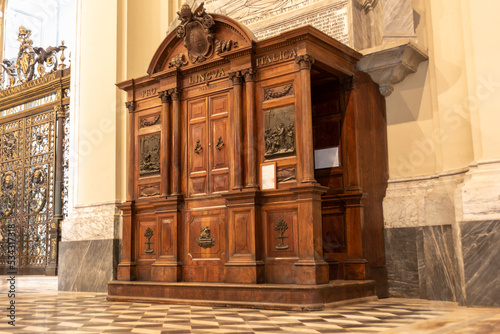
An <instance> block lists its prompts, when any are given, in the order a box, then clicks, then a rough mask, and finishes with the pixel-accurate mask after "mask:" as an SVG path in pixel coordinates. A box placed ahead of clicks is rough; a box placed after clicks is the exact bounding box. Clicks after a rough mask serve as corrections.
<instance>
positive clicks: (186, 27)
mask: <svg viewBox="0 0 500 334" xmlns="http://www.w3.org/2000/svg"><path fill="white" fill-rule="evenodd" d="M177 15H178V16H179V20H180V21H181V23H180V24H179V26H178V27H177V31H176V32H177V37H178V38H184V46H185V47H186V49H187V51H188V58H189V61H191V63H193V64H194V63H196V62H199V63H201V62H203V61H205V60H206V59H208V58H210V57H211V56H212V55H213V54H214V35H213V33H212V28H213V26H214V25H215V22H214V19H213V17H212V16H211V15H208V14H207V13H206V11H205V8H203V3H201V4H200V5H199V6H198V8H196V9H195V11H194V12H192V11H191V7H189V5H188V4H184V5H183V6H182V8H181V10H180V11H179V12H177ZM174 66H175V65H174Z"/></svg>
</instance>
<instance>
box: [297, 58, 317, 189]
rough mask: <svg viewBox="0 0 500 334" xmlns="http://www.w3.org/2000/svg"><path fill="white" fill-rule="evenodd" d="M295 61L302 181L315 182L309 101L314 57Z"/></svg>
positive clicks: (310, 106)
mask: <svg viewBox="0 0 500 334" xmlns="http://www.w3.org/2000/svg"><path fill="white" fill-rule="evenodd" d="M295 62H296V63H297V64H299V68H300V91H301V101H300V102H301V103H300V111H301V114H302V137H301V138H300V141H301V142H302V159H301V163H302V180H301V181H302V182H316V180H315V179H314V147H313V136H312V133H313V126H312V102H311V67H312V64H313V63H314V58H313V57H312V56H311V55H308V54H305V55H301V56H297V57H295Z"/></svg>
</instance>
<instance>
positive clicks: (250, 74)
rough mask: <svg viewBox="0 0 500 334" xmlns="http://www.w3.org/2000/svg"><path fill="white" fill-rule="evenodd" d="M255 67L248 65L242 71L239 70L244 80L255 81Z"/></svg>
mask: <svg viewBox="0 0 500 334" xmlns="http://www.w3.org/2000/svg"><path fill="white" fill-rule="evenodd" d="M255 72H256V71H255V69H254V68H253V67H249V68H247V69H245V70H243V71H241V73H242V74H243V75H244V76H245V82H253V81H255Z"/></svg>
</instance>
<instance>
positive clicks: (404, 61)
mask: <svg viewBox="0 0 500 334" xmlns="http://www.w3.org/2000/svg"><path fill="white" fill-rule="evenodd" d="M361 52H362V53H363V57H362V58H361V59H360V61H359V62H358V63H357V64H356V69H358V70H360V71H363V72H366V73H368V74H369V75H370V76H371V77H372V79H373V81H375V82H376V83H378V85H379V87H380V93H381V94H382V95H383V96H385V97H387V96H389V95H391V93H392V92H393V91H394V85H395V84H397V83H399V82H401V81H403V80H404V79H405V78H406V77H407V76H408V75H409V74H411V73H415V72H416V71H417V68H418V65H419V64H420V63H421V62H423V61H426V60H428V59H429V57H428V56H427V53H426V52H425V51H424V50H422V49H421V48H420V47H419V46H418V45H417V44H416V43H415V42H413V41H411V40H405V41H404V42H399V43H397V44H396V43H394V44H386V45H380V46H377V47H374V48H370V49H365V50H362V51H361Z"/></svg>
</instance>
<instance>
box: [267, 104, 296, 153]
mask: <svg viewBox="0 0 500 334" xmlns="http://www.w3.org/2000/svg"><path fill="white" fill-rule="evenodd" d="M294 113H295V108H294V107H293V106H287V107H282V108H276V109H271V110H266V111H265V113H264V117H265V135H264V140H265V145H266V146H265V153H264V156H265V157H266V158H271V157H275V156H280V155H288V154H293V153H294V152H295V115H294Z"/></svg>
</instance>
